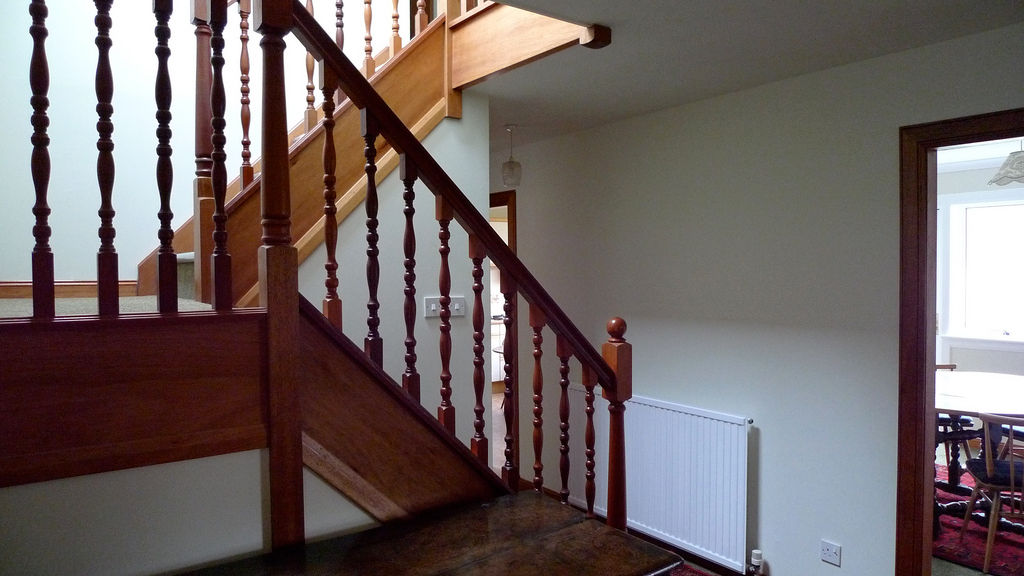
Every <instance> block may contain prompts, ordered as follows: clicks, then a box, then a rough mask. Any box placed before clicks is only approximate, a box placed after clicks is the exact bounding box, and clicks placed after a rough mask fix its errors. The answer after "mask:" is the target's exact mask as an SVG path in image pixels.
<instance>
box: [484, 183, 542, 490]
mask: <svg viewBox="0 0 1024 576" xmlns="http://www.w3.org/2000/svg"><path fill="white" fill-rule="evenodd" d="M502 206H504V207H505V208H506V209H507V211H508V247H509V249H511V250H512V253H513V254H516V253H517V248H516V191H515V190H503V191H501V192H491V195H490V207H491V208H500V207H502ZM512 317H513V318H515V319H516V322H513V323H512V346H513V348H514V349H516V350H517V351H518V349H519V321H518V319H519V298H513V299H512ZM512 402H513V405H514V406H515V407H516V410H515V412H514V413H513V414H512V422H513V427H512V437H513V438H514V441H513V443H512V445H513V446H514V447H515V450H514V451H513V455H512V464H513V465H514V466H515V467H516V470H522V469H521V468H520V467H519V412H520V410H519V362H513V363H512ZM494 440H495V448H498V446H499V444H498V439H497V438H495V439H494ZM521 475H522V474H521V473H520V476H521ZM519 483H520V485H522V484H523V483H524V481H523V480H522V478H520V482H519ZM530 487H532V484H530Z"/></svg>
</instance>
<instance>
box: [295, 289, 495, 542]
mask: <svg viewBox="0 0 1024 576" xmlns="http://www.w3.org/2000/svg"><path fill="white" fill-rule="evenodd" d="M300 308H301V321H300V336H301V338H300V349H301V354H300V360H299V366H300V373H301V378H302V379H301V382H300V389H301V392H300V403H301V412H302V431H303V463H304V464H305V465H306V466H308V467H309V468H310V469H311V470H313V471H314V472H316V473H317V474H318V475H320V476H321V477H322V478H323V479H324V480H325V481H326V482H328V483H329V484H331V485H332V486H334V487H335V488H336V489H338V490H339V491H340V492H341V493H343V494H345V496H347V497H348V498H349V499H350V500H352V501H353V502H354V503H355V504H356V505H357V506H360V507H361V508H363V509H364V510H366V512H367V513H369V514H370V515H371V516H373V517H374V518H376V519H377V520H380V521H382V522H386V521H389V520H395V519H398V518H405V517H408V516H416V515H418V514H421V513H423V512H426V511H429V510H434V509H438V508H442V507H446V506H451V505H454V504H462V503H467V502H481V501H486V500H489V499H493V498H494V497H496V496H499V495H502V494H507V493H508V488H507V487H506V486H505V485H504V484H503V483H502V482H501V479H500V478H498V476H497V475H495V474H494V472H492V471H491V470H490V469H489V468H487V467H486V466H485V465H483V464H481V463H480V461H479V460H477V459H476V457H474V456H473V455H472V453H470V451H469V449H468V448H466V446H465V445H463V444H462V443H461V442H459V441H458V440H457V439H456V438H454V437H453V436H451V435H450V434H449V433H448V432H447V431H446V430H444V428H443V427H441V425H440V424H439V423H438V422H437V420H436V419H435V418H434V417H433V416H432V415H431V414H430V413H428V412H427V411H426V410H425V409H423V407H422V406H420V405H419V404H418V403H416V402H414V401H413V400H412V399H411V398H409V397H408V395H407V394H406V393H405V392H404V391H403V390H402V388H401V387H400V386H399V385H398V384H397V383H396V382H395V381H394V380H392V379H391V378H390V377H389V376H388V375H387V374H385V373H384V372H383V371H382V370H381V369H380V368H378V367H377V366H376V365H374V364H372V363H371V362H370V361H369V359H368V358H367V357H366V355H365V354H364V353H363V351H362V350H361V349H360V348H359V347H358V346H356V345H355V344H354V343H352V341H351V340H349V339H348V338H347V337H345V335H344V334H342V333H341V332H340V331H339V330H337V329H336V328H334V327H333V326H332V325H331V324H330V323H328V322H327V320H326V319H325V318H324V317H323V315H322V314H321V313H320V311H319V310H317V309H316V307H315V306H313V304H311V303H309V302H308V301H307V300H305V299H303V300H302V301H301V306H300Z"/></svg>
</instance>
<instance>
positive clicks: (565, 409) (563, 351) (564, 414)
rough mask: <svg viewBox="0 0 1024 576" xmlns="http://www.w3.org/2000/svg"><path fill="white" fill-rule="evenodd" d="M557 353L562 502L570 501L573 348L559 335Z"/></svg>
mask: <svg viewBox="0 0 1024 576" xmlns="http://www.w3.org/2000/svg"><path fill="white" fill-rule="evenodd" d="M555 353H556V354H557V355H558V374H559V379H558V386H559V388H561V394H559V397H558V430H559V434H558V472H559V475H560V476H561V480H562V489H561V490H560V491H559V492H558V499H559V500H560V501H561V502H562V504H568V503H569V410H570V409H569V358H571V357H572V349H571V348H570V347H569V343H568V342H567V341H566V340H565V338H562V337H561V336H558V337H557V338H556V340H555Z"/></svg>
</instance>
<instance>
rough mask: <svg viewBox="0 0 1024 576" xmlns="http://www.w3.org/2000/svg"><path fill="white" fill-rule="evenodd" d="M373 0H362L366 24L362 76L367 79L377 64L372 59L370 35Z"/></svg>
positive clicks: (371, 37) (374, 70)
mask: <svg viewBox="0 0 1024 576" xmlns="http://www.w3.org/2000/svg"><path fill="white" fill-rule="evenodd" d="M372 4H373V0H363V21H364V22H365V23H366V36H364V37H363V39H364V40H366V46H365V47H364V48H363V52H364V53H366V57H365V58H364V59H363V75H364V76H366V77H367V78H369V77H370V76H373V73H374V72H376V71H377V63H376V62H375V61H374V59H373V34H371V33H370V22H372V20H373V7H372V6H371V5H372Z"/></svg>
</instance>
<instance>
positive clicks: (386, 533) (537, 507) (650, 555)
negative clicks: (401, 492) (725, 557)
mask: <svg viewBox="0 0 1024 576" xmlns="http://www.w3.org/2000/svg"><path fill="white" fill-rule="evenodd" d="M680 562H681V559H680V558H679V557H678V556H677V555H675V554H673V553H671V552H667V551H665V550H662V549H661V548H658V547H657V546H654V545H652V544H648V543H647V542H644V541H643V540H640V539H638V538H636V537H633V536H630V535H628V534H626V533H624V532H620V531H618V530H613V529H611V528H608V527H607V526H604V525H602V524H601V523H599V522H595V521H593V520H587V519H585V518H584V517H583V515H582V514H581V513H580V512H578V511H576V510H574V509H572V508H570V507H568V506H564V505H561V504H558V503H557V501H555V500H553V499H551V498H549V497H547V496H544V495H539V494H535V493H532V492H525V493H523V494H519V495H517V496H514V497H513V496H508V497H504V498H500V499H497V500H494V501H493V502H488V503H484V504H476V505H467V506H462V507H454V508H451V509H448V510H442V511H439V512H437V513H434V514H430V515H427V516H424V517H422V518H418V519H416V520H413V521H410V522H401V523H396V524H394V525H392V526H385V527H383V528H377V529H374V530H370V531H367V532H361V533H358V534H353V535H350V536H344V537H341V538H335V539H329V540H324V541H321V542H317V543H313V544H309V545H307V546H306V547H305V548H304V549H303V550H296V551H291V552H286V553H280V554H275V555H264V556H258V557H255V558H248V559H244V560H238V561H236V562H231V563H227V564H224V565H222V566H214V567H210V568H206V569H203V570H199V571H196V572H193V573H192V574H194V575H195V576H220V575H224V576H226V575H229V574H231V575H236V574H248V575H253V576H299V575H310V576H312V575H314V574H317V575H324V574H333V575H339V576H341V575H345V576H348V575H353V576H354V575H357V574H358V575H371V574H373V575H376V574H389V575H414V574H416V575H421V576H434V575H437V576H440V575H442V574H444V575H449V576H470V575H473V576H536V575H538V574H550V575H570V574H571V575H573V576H647V575H651V574H667V573H668V571H670V570H671V569H672V568H673V567H674V566H677V565H678V564H679V563H680Z"/></svg>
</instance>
